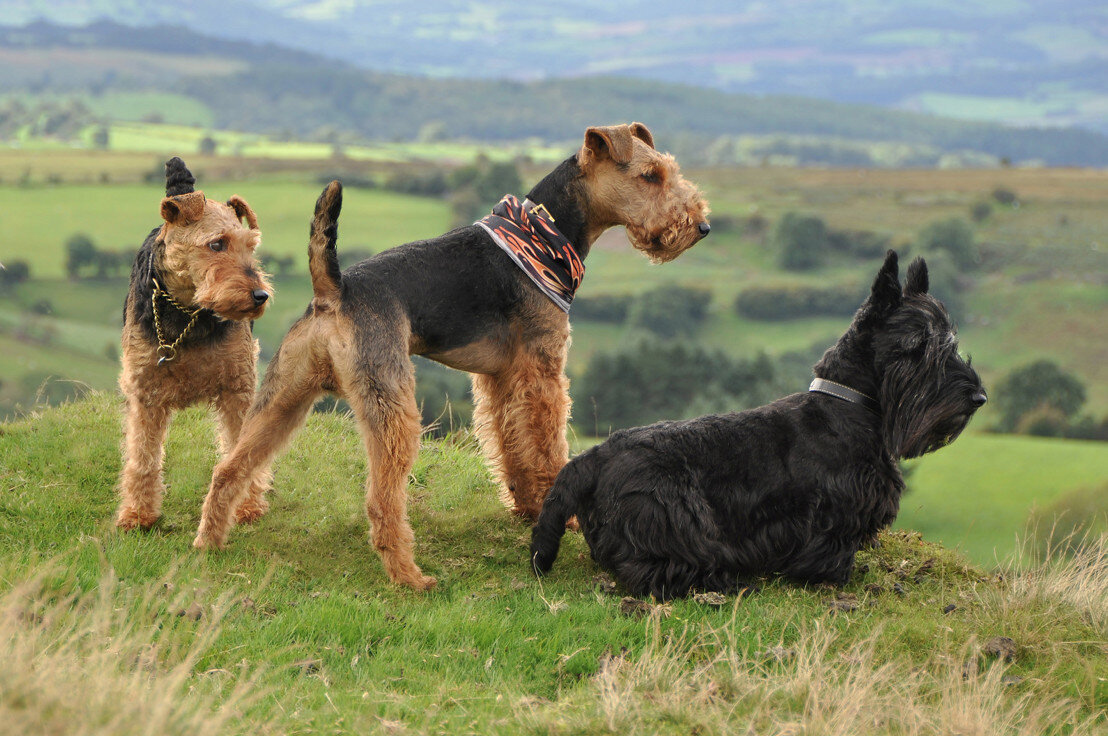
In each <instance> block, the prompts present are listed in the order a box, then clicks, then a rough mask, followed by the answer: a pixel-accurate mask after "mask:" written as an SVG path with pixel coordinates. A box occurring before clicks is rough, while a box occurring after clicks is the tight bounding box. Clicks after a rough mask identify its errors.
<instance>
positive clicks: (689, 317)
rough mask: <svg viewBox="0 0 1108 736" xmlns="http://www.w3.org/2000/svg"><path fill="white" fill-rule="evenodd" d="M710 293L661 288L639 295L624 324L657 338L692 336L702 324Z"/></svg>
mask: <svg viewBox="0 0 1108 736" xmlns="http://www.w3.org/2000/svg"><path fill="white" fill-rule="evenodd" d="M711 301H712V292H710V291H706V290H704V289H690V288H688V287H685V286H661V287H658V288H656V289H652V290H650V291H648V292H646V293H644V294H641V295H639V296H638V297H637V298H636V299H635V301H634V303H633V304H632V305H631V309H630V313H629V314H628V318H627V322H628V324H629V325H630V326H632V327H639V328H642V329H645V330H649V331H651V332H653V333H654V334H655V335H658V336H660V337H676V336H677V335H691V334H693V333H694V332H696V331H697V330H698V329H699V328H700V326H701V325H702V324H703V323H704V319H705V317H707V315H708V304H710V303H711Z"/></svg>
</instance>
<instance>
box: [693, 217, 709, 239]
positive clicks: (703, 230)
mask: <svg viewBox="0 0 1108 736" xmlns="http://www.w3.org/2000/svg"><path fill="white" fill-rule="evenodd" d="M696 229H697V230H699V231H700V237H702V238H703V237H704V236H705V235H707V234H708V233H710V232H712V226H711V225H709V224H708V223H707V222H706V221H705V222H702V223H700V224H699V225H697V226H696Z"/></svg>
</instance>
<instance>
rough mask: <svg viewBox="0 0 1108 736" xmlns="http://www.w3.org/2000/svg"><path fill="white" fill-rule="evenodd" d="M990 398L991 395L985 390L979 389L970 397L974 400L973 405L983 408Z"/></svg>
mask: <svg viewBox="0 0 1108 736" xmlns="http://www.w3.org/2000/svg"><path fill="white" fill-rule="evenodd" d="M988 400H989V397H988V396H986V395H985V392H984V391H978V392H977V393H975V394H974V395H973V396H971V397H970V401H972V402H973V405H974V406H976V407H977V408H981V407H982V406H984V405H985V402H986V401H988Z"/></svg>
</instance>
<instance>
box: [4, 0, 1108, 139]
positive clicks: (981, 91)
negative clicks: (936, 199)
mask: <svg viewBox="0 0 1108 736" xmlns="http://www.w3.org/2000/svg"><path fill="white" fill-rule="evenodd" d="M10 5H11V6H12V7H9V8H6V9H7V11H8V12H7V13H6V14H5V21H6V22H10V23H15V24H22V23H28V22H31V21H35V20H37V19H39V18H47V19H53V20H55V21H56V22H61V23H65V24H67V25H69V24H75V23H88V22H91V21H97V20H98V19H102V18H110V19H113V20H114V21H116V22H117V23H122V24H126V25H125V26H123V27H120V26H113V25H112V24H110V23H105V22H100V23H96V24H94V26H93V29H94V30H95V31H96V32H98V33H99V34H101V35H102V36H103V37H106V38H109V39H112V40H114V41H116V42H117V43H126V44H128V45H129V46H135V47H138V48H147V49H160V48H164V49H165V51H167V52H177V51H180V50H181V49H186V50H187V49H188V47H189V46H192V47H194V48H195V49H196V51H198V52H200V53H203V54H204V55H206V56H211V55H214V54H215V53H222V54H224V55H227V56H231V57H232V58H242V57H244V56H247V55H249V56H254V57H262V58H264V57H265V53H266V48H265V46H263V45H262V44H264V42H270V43H277V44H280V45H282V46H285V47H293V48H297V49H302V50H304V51H307V52H309V53H311V54H325V55H326V56H328V57H333V58H336V59H342V60H344V61H345V62H347V63H351V64H352V65H354V66H358V67H361V68H368V69H376V70H381V71H390V72H399V73H405V74H413V75H418V76H424V77H439V78H441V77H455V78H474V77H485V78H489V77H504V78H511V79H526V80H534V79H550V78H564V77H584V76H591V75H597V74H608V75H619V76H621V77H637V78H642V79H650V80H664V81H667V82H680V83H684V84H694V85H697V86H700V87H713V88H717V89H722V90H727V91H741V92H745V93H751V94H770V95H780V94H790V95H802V96H807V97H817V98H821V99H832V100H838V101H842V102H851V103H855V102H866V103H876V104H881V105H888V106H897V107H901V108H906V109H912V110H922V111H927V112H932V113H938V114H943V115H952V116H959V117H972V118H977V119H988V120H1003V121H1006V122H1008V123H1014V124H1021V125H1034V124H1039V125H1042V124H1044V123H1045V124H1050V125H1083V126H1085V127H1092V128H1095V129H1099V130H1102V131H1103V130H1104V115H1103V110H1104V102H1105V96H1104V90H1103V86H1102V85H1101V84H1100V80H1101V79H1102V78H1103V77H1104V74H1105V42H1104V38H1103V36H1102V35H1100V34H1098V33H1097V28H1099V24H1100V23H1102V21H1103V9H1102V7H1101V6H1100V4H1098V3H1097V2H1095V0H1070V2H1068V3H1067V4H1066V7H1065V12H1061V13H1059V12H1056V9H1054V8H1052V7H1048V6H1040V5H1037V4H1034V3H1011V2H1001V1H1000V0H990V1H989V2H977V3H972V4H956V3H949V2H943V3H919V2H908V3H873V2H869V1H868V0H834V1H831V0H806V1H805V2H801V3H790V4H776V5H774V6H772V7H768V6H767V7H762V6H745V5H744V6H736V5H735V4H734V3H731V2H727V0H705V1H704V2H700V3H697V4H696V5H695V6H693V7H684V6H681V7H675V6H671V5H667V4H665V3H658V2H654V1H652V0H635V1H632V2H624V3H619V4H618V5H612V6H610V7H609V6H604V5H601V6H591V7H588V8H587V10H586V9H584V8H583V7H582V6H581V5H580V4H579V3H575V2H551V3H546V4H544V5H543V6H541V7H538V6H536V7H533V8H532V7H518V6H515V5H509V4H507V3H503V2H493V1H490V0H464V1H463V0H440V2H436V3H434V4H428V5H425V6H412V5H411V4H409V3H405V2H403V1H402V0H372V1H370V0H361V1H357V2H356V1H353V0H347V1H345V2H333V0H259V2H253V3H250V4H249V5H248V6H243V7H238V6H234V7H228V6H227V5H226V4H225V3H218V2H213V1H212V0H197V1H196V2H192V3H190V4H189V5H188V7H166V6H160V5H157V4H140V5H135V4H134V3H121V2H118V1H115V2H113V1H111V0H94V1H92V0H84V1H82V2H45V0H20V2H15V3H11V4H10ZM158 24H171V25H173V26H175V27H176V28H174V29H173V32H172V33H171V34H166V33H165V28H164V27H163V28H158V27H157V26H158ZM129 26H146V27H145V28H143V29H142V31H140V32H133V31H131V32H129V31H130V29H129V28H128V27H129ZM151 26H154V27H153V28H151ZM185 28H188V29H191V30H185ZM33 30H34V32H28V31H23V32H22V33H19V34H13V41H14V42H15V43H17V44H19V43H22V44H28V43H30V42H32V41H34V40H35V39H36V36H39V37H44V38H48V39H51V40H54V41H55V42H56V43H58V45H59V46H61V47H62V48H65V49H71V48H73V47H79V46H80V45H81V44H87V43H88V39H89V36H90V35H92V34H91V33H90V32H89V31H87V30H83V31H82V32H79V33H70V34H68V35H67V34H66V33H64V32H61V33H59V32H58V31H56V30H54V31H53V33H51V29H50V27H48V26H45V27H44V26H43V25H39V26H34V27H33ZM196 32H199V33H201V34H204V36H203V37H201V38H199V39H195V40H194V39H193V38H189V37H190V36H194V35H196ZM211 36H218V37H220V38H219V39H215V38H211ZM223 39H227V40H223ZM245 42H249V46H248V44H247V43H245ZM235 45H238V46H240V47H242V48H240V49H238V50H236V49H235V48H234V46H235ZM250 47H257V48H256V49H254V48H250Z"/></svg>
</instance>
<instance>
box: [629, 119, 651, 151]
mask: <svg viewBox="0 0 1108 736" xmlns="http://www.w3.org/2000/svg"><path fill="white" fill-rule="evenodd" d="M630 128H631V135H633V136H635V137H636V138H638V139H639V140H640V141H642V142H643V143H645V144H646V145H648V146H650V147H651V148H654V136H653V135H651V133H650V130H648V129H647V127H646V126H645V125H643V124H642V123H631V125H630Z"/></svg>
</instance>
